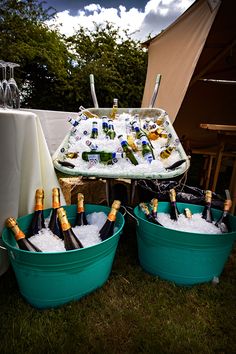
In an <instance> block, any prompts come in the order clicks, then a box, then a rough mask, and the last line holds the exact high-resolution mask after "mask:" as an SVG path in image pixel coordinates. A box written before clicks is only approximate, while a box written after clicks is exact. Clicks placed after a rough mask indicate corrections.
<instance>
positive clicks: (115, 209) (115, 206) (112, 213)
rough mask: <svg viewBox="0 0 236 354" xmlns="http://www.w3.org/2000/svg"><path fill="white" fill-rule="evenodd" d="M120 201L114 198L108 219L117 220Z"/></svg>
mask: <svg viewBox="0 0 236 354" xmlns="http://www.w3.org/2000/svg"><path fill="white" fill-rule="evenodd" d="M120 204H121V203H120V201H119V200H114V202H113V203H112V206H111V211H110V213H109V214H108V216H107V219H108V220H110V221H115V220H116V214H117V212H118V210H119V208H120Z"/></svg>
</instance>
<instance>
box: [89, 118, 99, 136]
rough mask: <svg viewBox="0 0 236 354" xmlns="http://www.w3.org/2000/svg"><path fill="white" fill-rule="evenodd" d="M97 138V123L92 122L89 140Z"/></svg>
mask: <svg viewBox="0 0 236 354" xmlns="http://www.w3.org/2000/svg"><path fill="white" fill-rule="evenodd" d="M97 137H98V123H97V122H93V126H92V132H91V135H90V138H91V139H97Z"/></svg>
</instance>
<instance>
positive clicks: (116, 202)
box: [111, 200, 121, 210]
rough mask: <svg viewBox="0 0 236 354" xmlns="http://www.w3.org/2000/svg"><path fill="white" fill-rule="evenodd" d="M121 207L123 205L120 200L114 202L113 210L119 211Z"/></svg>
mask: <svg viewBox="0 0 236 354" xmlns="http://www.w3.org/2000/svg"><path fill="white" fill-rule="evenodd" d="M120 205H121V202H120V200H114V201H113V203H112V206H111V207H112V209H115V210H119V209H120Z"/></svg>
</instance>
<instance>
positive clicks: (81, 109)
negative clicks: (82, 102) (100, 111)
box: [79, 106, 99, 118]
mask: <svg viewBox="0 0 236 354" xmlns="http://www.w3.org/2000/svg"><path fill="white" fill-rule="evenodd" d="M79 110H80V112H79V114H81V113H83V114H84V115H85V116H86V117H87V118H99V117H98V115H97V114H95V113H92V112H91V111H89V110H88V109H86V108H84V107H83V106H80V107H79Z"/></svg>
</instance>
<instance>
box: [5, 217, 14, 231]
mask: <svg viewBox="0 0 236 354" xmlns="http://www.w3.org/2000/svg"><path fill="white" fill-rule="evenodd" d="M5 224H6V227H8V228H10V229H11V228H13V227H14V226H16V225H17V221H16V219H15V218H8V219H7V220H6V222H5Z"/></svg>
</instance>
